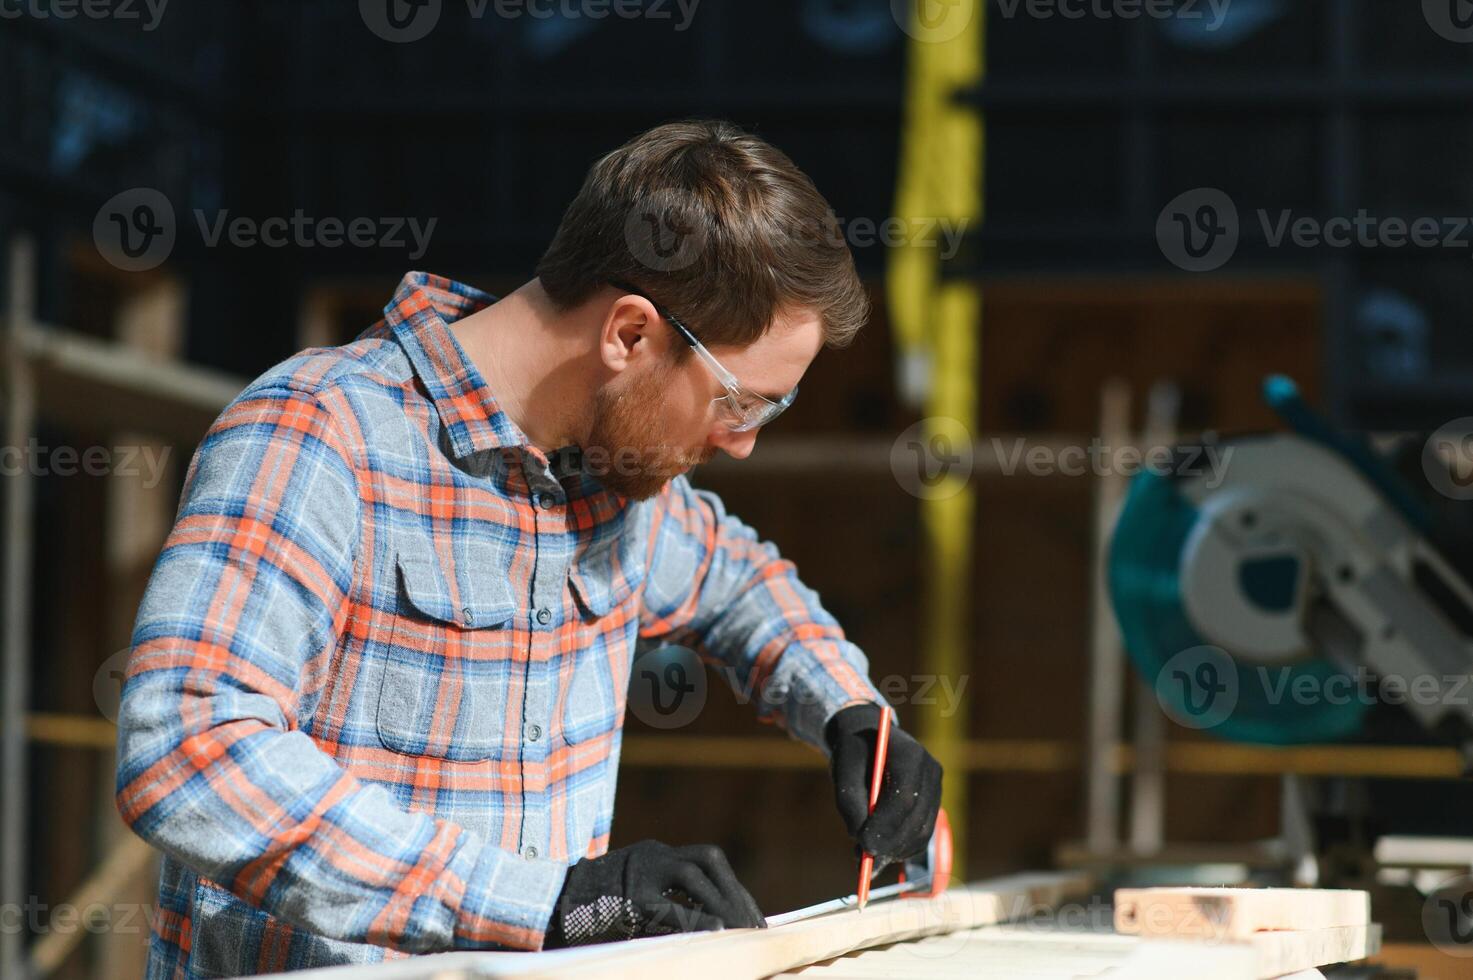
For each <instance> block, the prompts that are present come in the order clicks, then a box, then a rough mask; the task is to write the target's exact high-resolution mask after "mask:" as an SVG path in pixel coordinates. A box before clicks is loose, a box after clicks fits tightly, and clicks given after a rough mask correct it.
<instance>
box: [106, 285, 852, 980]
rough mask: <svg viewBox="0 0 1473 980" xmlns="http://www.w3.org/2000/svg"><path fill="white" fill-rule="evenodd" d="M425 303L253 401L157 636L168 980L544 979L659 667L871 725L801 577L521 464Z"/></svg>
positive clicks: (217, 441) (139, 744)
mask: <svg viewBox="0 0 1473 980" xmlns="http://www.w3.org/2000/svg"><path fill="white" fill-rule="evenodd" d="M492 301H493V300H492V298H491V297H489V296H487V295H485V294H483V293H481V292H479V291H477V290H475V289H472V288H470V287H468V286H465V285H462V284H459V283H456V282H452V281H449V280H447V279H443V278H440V277H436V276H431V275H426V274H423V273H411V274H409V275H408V276H406V277H405V279H404V281H403V282H402V283H401V285H400V287H399V289H398V292H397V293H396V295H395V297H394V299H393V301H392V302H391V303H390V304H389V306H388V307H387V308H386V309H385V318H384V319H383V320H382V321H380V322H379V323H377V324H375V325H374V326H373V327H371V328H369V329H368V330H367V331H365V332H364V333H363V334H362V335H361V336H360V337H359V338H358V339H357V340H355V341H354V342H353V343H351V344H347V345H345V346H342V347H335V348H324V349H313V350H308V351H304V352H303V353H301V354H298V355H297V356H295V357H293V358H291V359H289V360H287V361H285V362H283V363H282V364H280V365H278V366H277V367H275V368H273V369H272V370H270V371H268V372H267V373H266V374H264V375H263V376H261V377H260V378H258V379H257V380H256V381H254V382H253V383H252V384H251V385H250V386H249V387H248V388H246V390H245V391H244V392H242V393H241V394H240V395H239V396H238V397H237V398H236V399H235V400H234V401H233V402H232V403H231V404H230V406H229V407H227V408H226V410H225V411H224V413H223V414H222V415H221V416H220V418H219V419H218V420H217V421H216V422H215V424H214V425H213V426H212V427H211V429H210V431H209V433H208V435H207V436H206V437H205V439H204V440H203V442H202V443H201V444H200V447H199V450H198V452H197V453H196V454H195V456H194V458H193V460H192V461H191V463H190V467H189V471H188V473H187V475H186V479H185V487H184V494H183V498H182V500H181V503H180V507H179V512H178V516H177V521H176V523H175V526H174V528H173V531H172V533H171V534H170V536H169V538H168V540H167V541H166V543H165V545H164V549H163V552H162V554H161V555H160V557H159V560H158V564H157V565H156V567H155V568H154V571H153V575H152V577H151V579H150V581H149V585H148V589H147V592H146V594H145V596H144V599H143V603H142V605H141V608H140V610H139V613H138V620H137V624H136V626H135V630H134V635H133V653H132V656H131V658H130V660H129V664H128V671H127V679H126V682H125V686H124V690H123V698H122V711H121V717H120V722H119V724H120V732H119V745H118V779H117V789H118V794H117V802H118V807H119V809H120V811H121V812H122V815H123V817H124V819H125V820H126V821H127V822H128V823H129V825H130V826H132V828H133V829H134V830H135V831H136V832H137V833H138V834H139V835H141V836H142V837H143V838H144V839H146V840H148V841H149V842H151V843H152V844H154V845H155V846H157V847H158V848H159V849H160V850H162V851H163V852H164V855H165V859H164V864H163V871H162V875H161V880H160V884H159V909H158V910H157V915H156V916H155V925H154V933H153V936H152V939H151V953H150V958H149V969H148V975H149V976H150V977H193V976H234V975H239V974H242V973H246V974H249V973H260V972H268V971H276V970H290V969H300V968H306V967H312V966H323V965H329V964H338V963H367V962H374V961H377V960H381V959H383V958H385V957H386V956H387V957H392V956H402V955H407V954H411V953H419V952H429V951H437V950H451V949H495V948H520V949H536V948H539V947H540V946H541V944H542V940H543V930H544V928H545V926H546V923H547V921H548V919H549V918H550V917H551V914H552V909H553V905H554V903H555V901H556V897H557V895H558V893H559V891H560V890H561V887H562V883H563V879H564V877H565V875H566V870H567V867H568V865H570V864H572V863H574V862H576V861H577V860H578V859H580V858H582V857H585V856H596V855H598V854H601V853H603V852H604V851H605V850H606V849H607V847H608V840H609V826H610V821H611V820H612V816H613V809H614V786H615V779H616V775H617V769H618V762H619V749H620V734H621V731H622V727H623V715H624V705H625V691H626V687H627V683H628V678H629V671H630V662H631V658H632V654H633V650H634V646H635V643H636V640H637V639H642V640H652V641H664V642H673V643H682V644H685V645H688V646H691V647H693V648H695V649H697V650H699V651H701V653H702V655H703V656H704V657H706V658H708V659H709V660H711V661H713V662H716V663H720V664H724V665H727V666H729V667H731V668H732V675H733V677H734V680H735V681H736V682H737V683H739V684H741V685H742V687H743V688H744V689H748V690H753V691H756V692H757V693H758V694H759V697H757V698H756V699H755V700H756V703H757V704H758V705H759V713H760V714H762V715H764V716H765V720H768V721H774V722H777V723H779V724H782V725H783V726H784V727H786V728H787V730H788V731H789V732H790V733H791V734H792V735H794V736H795V737H797V738H800V739H802V740H804V741H806V742H809V743H810V744H813V745H814V746H819V747H821V731H822V727H823V724H824V722H825V721H826V720H827V719H828V717H829V716H830V715H831V714H832V713H833V712H834V711H836V710H837V709H838V708H839V707H841V706H843V705H844V704H846V703H849V702H852V701H856V700H879V697H880V696H879V694H878V692H877V691H876V690H875V689H874V687H873V685H871V683H870V682H869V680H868V678H867V676H866V670H867V665H866V662H865V658H864V656H863V655H862V654H861V653H860V651H859V650H858V649H857V648H856V647H855V646H854V645H853V644H851V643H849V642H847V641H846V640H845V639H844V635H843V633H842V631H841V630H840V629H839V627H838V625H837V624H836V623H835V622H834V620H833V619H832V617H830V616H829V615H828V614H827V613H826V612H824V610H823V608H822V607H821V606H820V605H819V602H818V597H817V595H815V594H814V593H813V592H812V591H811V590H809V589H807V588H806V587H804V586H803V584H802V583H801V582H800V581H799V580H798V578H797V575H796V574H795V570H794V568H793V566H792V564H791V563H789V562H787V561H784V560H783V559H782V558H780V557H779V556H778V554H777V552H776V550H775V549H774V548H773V547H772V546H771V545H769V544H765V543H762V542H759V541H758V540H757V538H756V536H755V535H754V534H753V533H752V531H751V530H750V529H748V528H747V527H746V526H744V525H743V524H742V523H741V522H739V521H738V520H736V519H735V518H733V517H730V516H728V515H727V514H726V513H725V511H724V509H723V507H722V505H721V502H720V500H719V499H718V498H717V497H715V496H714V495H712V494H710V493H706V492H701V491H696V490H694V489H692V487H691V486H690V484H689V483H688V482H687V481H686V480H685V479H684V478H683V477H682V478H678V479H676V480H673V481H672V482H671V483H670V484H669V485H667V486H666V487H665V488H664V490H663V491H662V492H661V493H660V494H659V495H658V496H657V497H655V498H653V499H651V500H648V501H642V502H634V501H629V500H626V499H625V498H623V497H620V496H617V495H615V494H612V493H610V492H608V491H606V490H604V489H603V488H602V487H601V486H600V485H599V484H598V483H597V482H596V481H594V480H593V479H591V478H589V477H587V476H585V475H583V474H580V473H572V474H568V473H565V472H563V473H560V472H559V470H560V467H557V466H556V465H555V464H556V462H557V461H556V460H552V461H549V459H548V457H547V456H546V455H545V454H544V453H542V452H541V451H539V450H538V449H536V448H534V447H532V446H531V445H529V444H528V442H527V440H526V438H525V437H524V436H523V435H522V433H521V432H520V430H519V429H518V428H517V426H516V425H515V424H514V423H513V422H512V421H511V420H510V419H509V418H508V417H507V416H506V415H505V414H504V413H503V412H501V411H500V410H499V409H498V408H497V404H496V400H495V398H494V397H493V395H492V393H491V391H490V390H489V389H488V387H487V385H486V382H485V381H484V379H483V378H482V376H481V375H480V373H479V372H478V371H477V370H476V368H475V367H474V365H472V363H471V362H470V361H469V359H468V358H467V357H466V356H465V353H464V351H463V350H462V349H461V347H460V345H459V343H457V341H456V340H455V338H454V335H453V333H452V330H451V328H450V325H451V324H452V323H453V322H454V321H455V320H456V319H458V318H460V317H462V316H465V315H467V314H469V313H471V312H473V311H475V310H477V309H480V308H482V307H483V306H485V305H486V304H488V303H491V302H492Z"/></svg>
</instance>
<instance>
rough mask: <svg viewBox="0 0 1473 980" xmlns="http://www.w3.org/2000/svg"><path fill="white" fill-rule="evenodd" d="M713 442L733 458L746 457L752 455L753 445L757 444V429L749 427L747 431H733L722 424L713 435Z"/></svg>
mask: <svg viewBox="0 0 1473 980" xmlns="http://www.w3.org/2000/svg"><path fill="white" fill-rule="evenodd" d="M711 443H712V445H714V446H715V447H716V448H717V449H720V450H721V451H722V452H724V453H726V455H728V456H730V457H731V458H732V459H746V458H747V457H748V456H750V455H752V447H754V446H756V445H757V430H756V429H748V430H747V431H746V432H733V431H732V430H730V429H728V428H726V427H725V426H722V427H721V428H720V429H719V430H718V431H717V432H716V433H715V434H714V435H713V436H712V437H711Z"/></svg>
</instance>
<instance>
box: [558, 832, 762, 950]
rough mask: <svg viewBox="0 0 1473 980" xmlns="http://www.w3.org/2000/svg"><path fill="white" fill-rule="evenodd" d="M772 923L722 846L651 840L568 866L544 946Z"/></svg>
mask: <svg viewBox="0 0 1473 980" xmlns="http://www.w3.org/2000/svg"><path fill="white" fill-rule="evenodd" d="M766 925H767V923H766V922H765V921H764V920H763V918H762V912H761V911H760V910H759V909H758V908H757V903H756V902H754V901H753V900H752V896H751V895H749V894H747V890H746V889H745V888H743V887H742V885H741V882H739V881H737V879H736V875H735V874H733V873H732V870H731V865H729V864H727V862H726V855H725V854H723V853H721V848H719V847H717V846H715V845H714V844H693V845H691V846H689V847H670V846H669V845H668V844H661V843H660V842H659V841H653V840H645V841H640V842H639V843H638V844H630V845H629V846H628V847H621V848H619V849H618V850H614V851H610V852H609V853H607V854H605V855H603V856H601V857H596V858H584V859H583V860H581V861H579V862H578V863H577V864H575V865H573V866H572V867H571V868H569V869H568V877H567V880H566V881H565V882H564V883H563V892H562V894H561V895H559V896H558V901H557V905H556V906H555V907H554V909H553V913H552V921H551V922H550V923H549V924H548V927H547V936H546V938H545V939H544V940H543V946H544V947H545V948H547V949H555V948H558V947H561V946H583V945H586V944H588V943H607V942H614V941H615V940H621V939H634V938H636V937H638V936H663V935H667V934H669V933H673V932H700V931H703V930H714V929H751V928H756V929H762V928H766Z"/></svg>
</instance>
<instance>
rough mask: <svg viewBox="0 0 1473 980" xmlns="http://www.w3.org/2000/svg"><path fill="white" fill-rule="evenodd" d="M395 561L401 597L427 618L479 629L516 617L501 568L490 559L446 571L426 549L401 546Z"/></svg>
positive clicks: (503, 569)
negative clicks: (402, 589) (402, 593)
mask: <svg viewBox="0 0 1473 980" xmlns="http://www.w3.org/2000/svg"><path fill="white" fill-rule="evenodd" d="M395 560H396V562H397V564H398V566H399V581H400V583H401V584H402V585H403V587H404V595H405V598H407V599H408V600H409V603H410V605H412V606H414V608H415V609H417V610H419V611H420V612H421V613H423V614H424V615H425V616H427V617H429V618H430V619H436V620H439V621H440V622H444V623H455V624H457V625H459V626H463V627H467V628H470V629H481V628H485V627H490V626H504V625H506V624H507V623H509V622H511V620H512V618H513V617H514V616H515V615H516V611H517V609H516V601H515V600H514V599H513V598H512V594H511V586H510V584H509V583H508V582H507V579H506V571H505V568H504V566H502V565H499V564H497V563H496V562H495V561H494V559H493V558H492V556H489V555H487V556H484V561H478V560H476V559H475V557H473V558H472V559H471V560H470V562H469V565H470V568H469V569H466V568H465V567H464V566H465V564H466V563H465V562H462V563H460V565H459V566H457V567H452V568H451V569H449V570H447V569H446V568H445V567H444V566H443V565H442V564H441V563H440V561H439V560H438V559H437V558H436V557H434V553H433V551H430V550H429V548H428V547H423V548H422V547H419V546H415V545H410V546H408V547H405V546H402V545H401V546H400V548H399V551H398V554H397V556H396V559H395Z"/></svg>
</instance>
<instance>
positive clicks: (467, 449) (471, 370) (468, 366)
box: [384, 272, 528, 459]
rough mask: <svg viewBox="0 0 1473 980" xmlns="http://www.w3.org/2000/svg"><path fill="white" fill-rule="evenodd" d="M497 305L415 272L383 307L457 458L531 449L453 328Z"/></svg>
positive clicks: (443, 280) (477, 292)
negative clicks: (491, 451)
mask: <svg viewBox="0 0 1473 980" xmlns="http://www.w3.org/2000/svg"><path fill="white" fill-rule="evenodd" d="M494 302H496V298H495V297H493V296H490V295H488V294H486V293H483V292H481V291H480V290H479V289H476V288H475V287H474V286H467V285H465V284H464V283H460V282H455V281H454V280H452V279H447V278H445V277H444V276H436V275H432V274H431V273H428V272H411V273H408V274H407V275H405V277H404V278H403V279H402V280H401V281H400V282H399V288H398V289H397V290H396V291H395V292H394V298H393V299H392V300H390V301H389V305H388V306H386V307H384V322H385V323H386V324H387V325H388V326H389V328H390V329H391V330H392V331H393V333H394V338H395V339H396V340H398V341H399V344H400V346H402V347H403V348H404V353H405V354H407V355H408V356H409V362H410V364H412V365H413V366H414V372H415V374H417V375H419V379H420V381H422V382H423V383H424V386H425V390H426V391H428V392H429V395H430V398H431V399H432V400H433V401H434V403H435V409H436V411H438V412H439V413H440V422H441V424H443V425H444V426H445V431H446V432H447V433H448V434H449V437H450V448H451V451H452V453H453V455H454V457H455V458H456V459H460V458H462V457H465V456H469V455H471V454H472V453H476V452H480V451H482V450H486V449H499V448H502V447H510V446H526V445H528V441H527V437H526V436H525V435H524V434H523V433H522V431H521V429H520V428H518V427H517V425H516V423H515V422H513V421H512V420H511V418H510V417H508V416H507V414H506V413H505V412H503V411H502V410H501V408H500V407H499V406H498V405H497V404H496V399H495V397H493V396H492V394H491V389H490V387H489V386H488V385H487V384H486V379H485V378H484V377H482V376H481V372H480V371H478V370H476V366H475V365H474V364H472V363H471V359H470V358H469V357H467V356H466V353H465V350H464V348H462V347H461V346H460V342H459V341H457V340H456V339H455V335H454V334H453V333H451V332H450V324H452V323H454V322H455V321H456V320H459V319H460V318H462V317H465V316H469V315H470V314H472V313H474V312H476V311H477V310H482V309H485V308H486V307H487V306H490V305H491V304H492V303H494Z"/></svg>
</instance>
